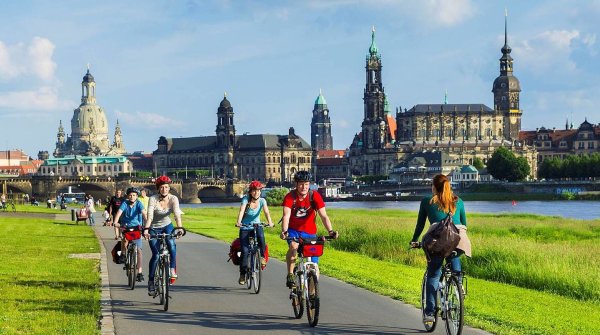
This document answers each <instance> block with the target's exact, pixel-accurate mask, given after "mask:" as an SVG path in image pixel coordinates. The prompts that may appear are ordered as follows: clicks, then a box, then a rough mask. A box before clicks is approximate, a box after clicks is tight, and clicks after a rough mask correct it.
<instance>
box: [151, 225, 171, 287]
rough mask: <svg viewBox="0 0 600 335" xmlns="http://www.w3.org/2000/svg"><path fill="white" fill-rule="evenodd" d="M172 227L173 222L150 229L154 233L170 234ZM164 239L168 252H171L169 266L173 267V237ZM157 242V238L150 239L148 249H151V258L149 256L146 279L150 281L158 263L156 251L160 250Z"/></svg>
mask: <svg viewBox="0 0 600 335" xmlns="http://www.w3.org/2000/svg"><path fill="white" fill-rule="evenodd" d="M174 229H175V227H173V224H169V225H168V226H164V227H162V228H152V231H154V232H155V233H156V234H162V233H166V234H170V233H171V232H172V231H173V230H174ZM166 241H167V249H169V253H170V254H171V263H170V265H169V266H170V267H171V268H172V269H174V268H175V266H177V261H176V258H177V248H176V247H175V239H174V238H169V239H167V240H166ZM159 243H160V241H158V240H150V249H151V250H152V258H150V264H149V265H148V267H149V268H150V273H149V274H148V279H149V280H150V281H152V280H154V272H155V271H156V265H157V264H158V253H159V252H160V244H159Z"/></svg>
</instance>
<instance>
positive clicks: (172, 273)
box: [170, 268, 177, 279]
mask: <svg viewBox="0 0 600 335" xmlns="http://www.w3.org/2000/svg"><path fill="white" fill-rule="evenodd" d="M170 275H171V278H173V279H177V272H175V269H173V268H172V269H171V271H170Z"/></svg>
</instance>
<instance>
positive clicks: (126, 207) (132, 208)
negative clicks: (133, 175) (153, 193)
mask: <svg viewBox="0 0 600 335" xmlns="http://www.w3.org/2000/svg"><path fill="white" fill-rule="evenodd" d="M126 195H127V200H126V201H123V203H122V204H121V206H120V207H119V209H118V210H117V214H116V215H115V229H118V228H119V227H120V226H121V225H123V226H124V227H123V228H124V229H126V228H133V227H138V228H139V229H140V230H141V228H142V225H143V223H144V222H146V221H147V217H146V212H145V211H144V205H142V203H141V202H140V201H138V199H137V198H138V196H139V195H140V191H139V190H138V189H137V188H135V187H130V188H128V189H127V191H126ZM142 220H143V221H142ZM118 237H119V236H118V235H117V234H115V238H118ZM123 237H124V236H123ZM131 242H133V243H135V245H136V246H137V249H138V254H137V258H138V259H137V263H138V268H137V277H136V280H137V281H144V275H143V274H142V238H141V236H140V237H138V238H137V239H134V240H132V241H131ZM128 244H129V240H127V239H126V238H123V239H122V243H121V257H122V258H123V263H125V262H124V258H125V250H127V245H128Z"/></svg>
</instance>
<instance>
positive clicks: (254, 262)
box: [246, 223, 269, 294]
mask: <svg viewBox="0 0 600 335" xmlns="http://www.w3.org/2000/svg"><path fill="white" fill-rule="evenodd" d="M253 227H254V234H253V235H251V236H249V241H250V245H249V246H248V257H247V258H246V264H248V265H249V266H248V267H247V268H246V288H247V289H250V288H254V293H256V294H258V293H259V292H260V284H261V282H262V270H263V268H262V265H261V263H260V260H261V258H262V257H263V255H262V254H261V252H260V246H259V245H258V239H257V238H256V237H257V236H258V227H269V225H266V224H264V223H254V224H253ZM265 243H266V242H265Z"/></svg>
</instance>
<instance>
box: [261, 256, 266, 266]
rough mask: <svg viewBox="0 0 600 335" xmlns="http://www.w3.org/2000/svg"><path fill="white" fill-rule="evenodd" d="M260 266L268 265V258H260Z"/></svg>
mask: <svg viewBox="0 0 600 335" xmlns="http://www.w3.org/2000/svg"><path fill="white" fill-rule="evenodd" d="M260 266H261V267H262V268H263V269H264V268H265V266H267V259H266V258H264V257H261V258H260Z"/></svg>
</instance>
